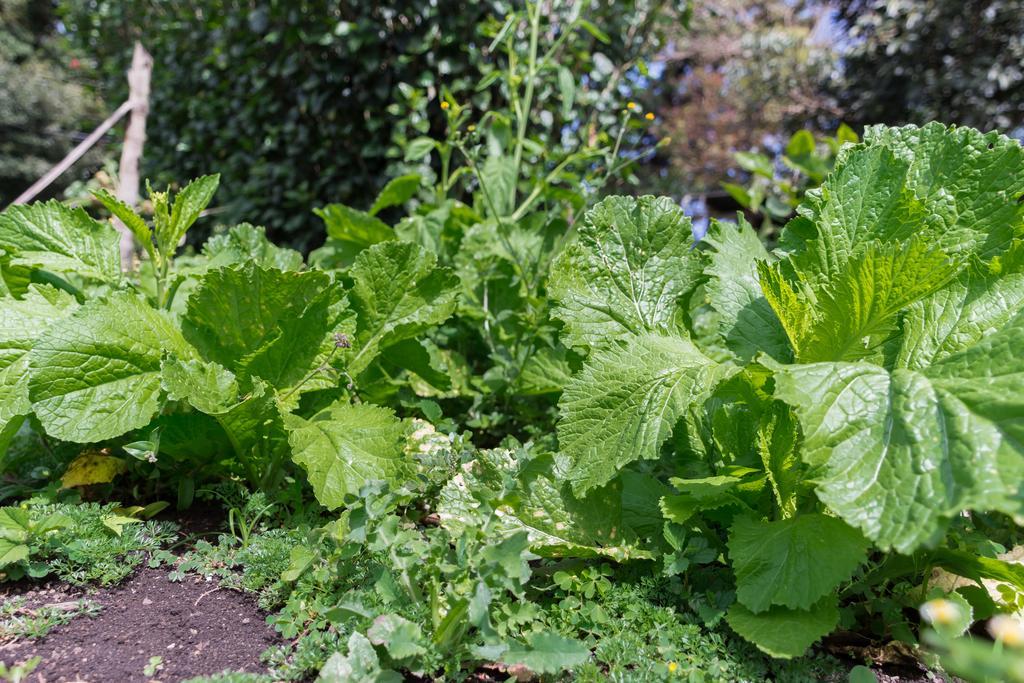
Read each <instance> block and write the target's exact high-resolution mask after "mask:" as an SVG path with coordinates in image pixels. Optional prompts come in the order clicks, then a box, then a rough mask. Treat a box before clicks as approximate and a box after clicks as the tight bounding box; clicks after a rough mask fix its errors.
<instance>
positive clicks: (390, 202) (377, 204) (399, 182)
mask: <svg viewBox="0 0 1024 683" xmlns="http://www.w3.org/2000/svg"><path fill="white" fill-rule="evenodd" d="M421 182H423V178H422V177H420V175H419V174H418V173H409V174H407V175H401V176H398V177H397V178H392V179H391V180H389V181H388V184H387V185H385V186H384V189H382V190H381V191H380V194H378V195H377V199H375V200H374V201H373V206H371V207H370V212H369V213H370V215H371V216H375V215H377V214H378V213H380V212H381V211H383V210H384V209H386V208H388V207H391V206H400V205H402V204H405V203H406V202H407V201H409V200H410V199H411V198H412V196H413V195H414V194H416V191H417V190H419V189H420V183H421Z"/></svg>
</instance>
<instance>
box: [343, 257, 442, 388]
mask: <svg viewBox="0 0 1024 683" xmlns="http://www.w3.org/2000/svg"><path fill="white" fill-rule="evenodd" d="M350 275H351V277H352V279H353V281H354V285H353V288H352V309H353V310H354V311H355V313H356V318H357V327H356V339H355V343H354V344H353V348H352V353H351V355H350V359H349V372H350V373H351V374H352V375H353V376H355V375H357V374H358V373H360V372H362V371H363V370H364V369H366V367H367V366H368V365H369V364H370V362H372V361H373V359H374V358H375V357H376V356H377V354H378V353H380V351H381V350H383V349H384V348H386V347H388V346H390V345H391V344H395V343H397V342H400V341H402V340H403V339H409V338H411V337H415V336H416V335H418V334H420V333H422V332H423V331H424V330H426V329H428V328H429V327H430V326H432V325H437V324H439V323H442V322H444V321H445V320H447V319H448V316H450V315H451V314H452V313H453V312H454V310H455V299H456V296H457V294H458V285H459V280H458V278H457V277H456V276H455V275H454V274H453V273H452V272H451V271H450V270H449V269H447V268H440V267H438V266H437V265H436V258H435V256H434V255H433V254H432V253H430V252H429V251H426V250H425V249H423V248H422V247H420V246H418V245H415V244H410V243H405V242H386V243H383V244H379V245H375V246H373V247H371V248H369V249H366V250H365V251H363V252H361V253H360V254H359V256H358V257H357V258H356V262H355V264H354V265H353V266H352V270H351V271H350Z"/></svg>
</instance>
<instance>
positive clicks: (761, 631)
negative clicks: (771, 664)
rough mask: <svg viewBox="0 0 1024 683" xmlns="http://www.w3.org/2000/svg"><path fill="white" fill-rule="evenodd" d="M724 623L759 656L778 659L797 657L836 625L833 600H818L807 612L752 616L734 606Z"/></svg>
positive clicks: (785, 609)
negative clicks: (756, 650) (756, 649)
mask: <svg viewBox="0 0 1024 683" xmlns="http://www.w3.org/2000/svg"><path fill="white" fill-rule="evenodd" d="M725 620H726V621H727V622H728V623H729V626H731V627H732V629H733V630H734V631H736V633H738V634H740V635H741V636H743V637H744V638H746V639H747V640H749V641H750V642H752V643H753V644H754V645H756V646H757V647H758V649H760V650H761V651H762V652H765V653H767V654H769V655H771V656H772V657H778V658H779V659H791V658H793V657H799V656H801V655H802V654H804V653H805V652H806V651H807V648H809V647H810V646H811V645H813V644H814V643H815V642H817V641H818V639H820V638H821V637H822V636H825V635H828V634H829V633H831V632H832V630H833V629H834V628H835V627H836V626H837V625H838V624H839V610H838V609H837V608H836V599H835V596H830V597H827V598H822V599H821V600H820V601H819V602H818V603H817V604H815V605H814V606H813V607H812V608H811V609H809V610H798V609H789V608H788V607H772V608H771V609H769V610H768V611H766V612H761V613H760V614H755V613H753V612H751V611H750V610H749V609H747V608H746V607H744V606H743V605H741V604H740V603H738V602H737V603H735V604H734V605H733V606H732V607H730V608H729V613H728V614H727V615H726V617H725Z"/></svg>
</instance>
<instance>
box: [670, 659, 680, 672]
mask: <svg viewBox="0 0 1024 683" xmlns="http://www.w3.org/2000/svg"><path fill="white" fill-rule="evenodd" d="M678 668H679V665H678V664H676V663H675V662H669V663H668V672H669V673H670V674H674V673H675V672H676V669H678Z"/></svg>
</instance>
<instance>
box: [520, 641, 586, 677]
mask: <svg viewBox="0 0 1024 683" xmlns="http://www.w3.org/2000/svg"><path fill="white" fill-rule="evenodd" d="M501 659H502V661H503V662H505V663H506V664H513V665H516V664H518V665H520V666H525V667H526V668H527V669H529V670H530V671H533V672H536V673H539V674H555V673H559V672H561V671H562V670H564V669H571V668H574V667H577V666H580V665H582V664H584V663H585V662H586V661H587V660H588V659H590V649H589V648H588V647H587V646H586V645H584V644H583V643H581V642H580V641H578V640H573V639H571V638H566V637H565V636H562V635H559V634H557V633H551V632H547V631H543V632H537V631H534V632H532V633H530V634H529V635H527V636H526V644H525V645H523V644H520V643H513V644H512V645H511V646H510V647H509V649H508V650H507V651H506V652H505V654H504V655H502V657H501Z"/></svg>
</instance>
